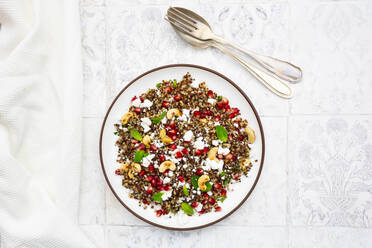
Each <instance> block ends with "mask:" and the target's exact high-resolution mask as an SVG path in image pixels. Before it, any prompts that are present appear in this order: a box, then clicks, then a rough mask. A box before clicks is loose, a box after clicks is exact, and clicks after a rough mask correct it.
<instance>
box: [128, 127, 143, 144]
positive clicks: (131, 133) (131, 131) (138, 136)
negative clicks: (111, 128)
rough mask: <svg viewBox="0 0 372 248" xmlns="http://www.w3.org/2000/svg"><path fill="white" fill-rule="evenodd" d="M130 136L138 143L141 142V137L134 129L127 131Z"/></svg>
mask: <svg viewBox="0 0 372 248" xmlns="http://www.w3.org/2000/svg"><path fill="white" fill-rule="evenodd" d="M129 132H130V135H131V136H132V137H133V138H135V139H136V140H138V141H142V135H141V134H140V133H139V132H138V131H137V130H136V129H134V128H131V129H130V130H129Z"/></svg>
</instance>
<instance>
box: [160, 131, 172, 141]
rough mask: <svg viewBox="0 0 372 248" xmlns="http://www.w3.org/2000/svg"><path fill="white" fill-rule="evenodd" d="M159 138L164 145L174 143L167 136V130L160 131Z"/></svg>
mask: <svg viewBox="0 0 372 248" xmlns="http://www.w3.org/2000/svg"><path fill="white" fill-rule="evenodd" d="M159 137H160V139H161V141H162V142H163V143H164V144H170V143H172V139H171V138H169V137H168V136H167V131H165V129H162V130H160V132H159Z"/></svg>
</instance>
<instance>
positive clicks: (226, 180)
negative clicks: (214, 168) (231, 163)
mask: <svg viewBox="0 0 372 248" xmlns="http://www.w3.org/2000/svg"><path fill="white" fill-rule="evenodd" d="M229 182H230V178H229V177H228V178H226V179H225V181H224V182H223V186H226V185H227V184H228V183H229Z"/></svg>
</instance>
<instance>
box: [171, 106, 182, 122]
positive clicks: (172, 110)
mask: <svg viewBox="0 0 372 248" xmlns="http://www.w3.org/2000/svg"><path fill="white" fill-rule="evenodd" d="M181 115H182V113H181V111H179V110H178V109H176V108H174V109H170V110H168V112H167V118H168V119H169V120H170V119H172V118H173V117H174V116H181Z"/></svg>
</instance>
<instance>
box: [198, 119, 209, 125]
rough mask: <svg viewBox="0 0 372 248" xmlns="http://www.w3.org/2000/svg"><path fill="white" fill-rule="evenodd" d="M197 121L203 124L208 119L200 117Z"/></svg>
mask: <svg viewBox="0 0 372 248" xmlns="http://www.w3.org/2000/svg"><path fill="white" fill-rule="evenodd" d="M199 121H200V122H201V123H203V124H206V123H207V122H208V120H207V119H205V118H202V119H200V120H199Z"/></svg>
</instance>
